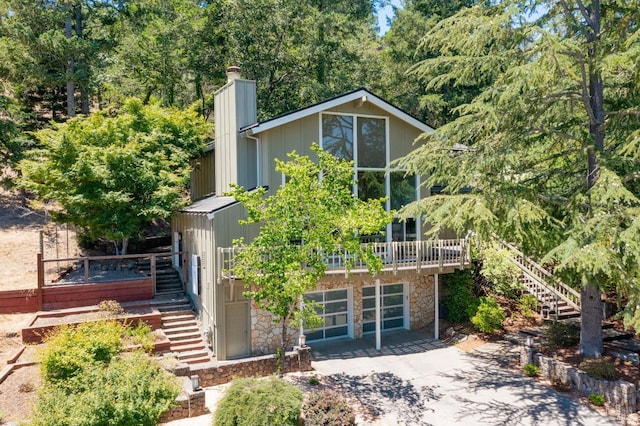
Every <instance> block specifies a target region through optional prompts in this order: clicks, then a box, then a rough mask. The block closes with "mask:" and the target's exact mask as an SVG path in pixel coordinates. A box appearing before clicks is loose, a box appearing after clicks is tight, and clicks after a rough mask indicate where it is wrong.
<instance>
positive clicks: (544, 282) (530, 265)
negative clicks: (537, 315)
mask: <svg viewBox="0 0 640 426" xmlns="http://www.w3.org/2000/svg"><path fill="white" fill-rule="evenodd" d="M500 244H501V246H502V247H504V248H506V249H508V250H510V252H511V261H512V262H514V263H515V264H516V265H518V267H519V268H520V269H521V270H522V271H523V273H525V274H527V275H528V276H529V278H530V280H531V282H532V283H533V284H535V285H537V286H538V287H539V288H540V289H539V290H540V292H541V293H548V294H553V295H555V296H556V307H555V309H557V302H558V299H562V300H564V301H565V302H566V303H567V304H568V305H570V306H571V307H573V308H574V309H575V310H577V311H580V293H578V292H577V291H576V290H574V289H572V288H571V287H569V286H568V285H566V284H565V283H563V282H562V281H560V279H559V278H557V277H555V276H553V275H552V274H551V273H549V272H548V271H547V270H546V269H544V268H543V267H542V266H541V265H539V264H537V263H536V262H534V261H533V260H531V259H530V258H528V257H527V256H525V255H524V254H523V253H522V252H521V251H520V250H518V249H517V248H515V247H514V246H512V245H511V244H509V243H507V242H501V243H500ZM536 296H537V295H536Z"/></svg>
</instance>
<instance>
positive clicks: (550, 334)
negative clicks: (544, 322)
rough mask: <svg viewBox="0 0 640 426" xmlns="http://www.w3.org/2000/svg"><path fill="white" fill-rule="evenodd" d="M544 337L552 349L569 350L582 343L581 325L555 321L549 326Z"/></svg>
mask: <svg viewBox="0 0 640 426" xmlns="http://www.w3.org/2000/svg"><path fill="white" fill-rule="evenodd" d="M544 336H545V338H546V341H547V345H548V346H550V347H551V348H568V347H571V346H573V345H576V344H578V342H579V341H580V324H578V323H575V322H560V321H554V322H552V323H551V324H549V327H547V329H546V331H545V333H544Z"/></svg>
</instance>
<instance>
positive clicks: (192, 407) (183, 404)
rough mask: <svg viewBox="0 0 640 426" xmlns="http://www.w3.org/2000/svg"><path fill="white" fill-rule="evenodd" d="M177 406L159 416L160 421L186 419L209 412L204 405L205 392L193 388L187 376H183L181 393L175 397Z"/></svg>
mask: <svg viewBox="0 0 640 426" xmlns="http://www.w3.org/2000/svg"><path fill="white" fill-rule="evenodd" d="M176 402H177V404H178V405H177V406H176V407H173V408H172V409H171V410H169V412H167V413H165V414H164V415H163V416H162V417H161V418H160V423H166V422H170V421H173V420H180V419H187V418H189V417H197V416H201V415H203V414H207V413H209V410H208V409H207V406H206V405H205V393H204V391H203V390H202V389H200V390H194V389H193V388H192V386H191V379H190V378H189V377H184V378H183V383H182V393H180V395H178V397H177V398H176Z"/></svg>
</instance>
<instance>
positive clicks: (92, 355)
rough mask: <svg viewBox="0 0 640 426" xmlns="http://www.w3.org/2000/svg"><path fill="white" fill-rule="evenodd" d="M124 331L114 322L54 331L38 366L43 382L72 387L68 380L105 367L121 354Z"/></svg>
mask: <svg viewBox="0 0 640 426" xmlns="http://www.w3.org/2000/svg"><path fill="white" fill-rule="evenodd" d="M124 331H125V329H124V327H123V326H122V324H120V323H118V322H116V321H95V322H85V323H82V324H79V325H77V326H69V325H63V326H60V327H57V328H55V329H54V330H53V332H52V333H51V334H49V335H48V336H47V337H46V339H45V342H46V346H45V347H44V349H43V350H42V352H41V353H40V365H41V369H42V374H43V376H44V379H45V381H46V382H49V383H59V385H60V387H66V386H69V387H71V386H73V384H72V383H71V379H73V378H75V377H77V376H79V375H81V374H83V373H84V372H85V371H87V370H91V369H94V368H95V369H99V368H100V364H103V365H104V364H108V363H109V362H111V360H112V359H113V358H114V357H115V356H116V355H117V354H118V353H119V352H120V351H121V350H122V335H123V333H124Z"/></svg>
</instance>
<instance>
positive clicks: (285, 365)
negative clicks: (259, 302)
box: [188, 346, 311, 387]
mask: <svg viewBox="0 0 640 426" xmlns="http://www.w3.org/2000/svg"><path fill="white" fill-rule="evenodd" d="M277 367H278V363H277V359H276V356H275V355H263V356H259V357H253V358H243V359H237V360H232V361H218V362H212V363H206V364H197V365H192V366H190V370H189V373H188V374H189V375H190V376H194V375H197V376H198V380H199V383H200V386H202V387H207V386H215V385H221V384H224V383H228V382H230V381H231V380H233V379H235V378H239V377H265V376H269V375H271V374H275V373H276V372H277V371H278V368H277ZM310 370H311V348H310V347H308V346H307V347H304V348H297V349H296V350H295V351H292V352H287V353H286V354H285V356H284V359H283V362H282V372H283V373H291V372H294V371H310Z"/></svg>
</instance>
